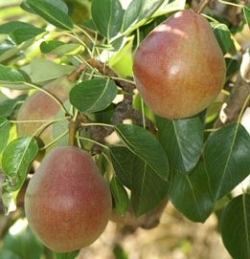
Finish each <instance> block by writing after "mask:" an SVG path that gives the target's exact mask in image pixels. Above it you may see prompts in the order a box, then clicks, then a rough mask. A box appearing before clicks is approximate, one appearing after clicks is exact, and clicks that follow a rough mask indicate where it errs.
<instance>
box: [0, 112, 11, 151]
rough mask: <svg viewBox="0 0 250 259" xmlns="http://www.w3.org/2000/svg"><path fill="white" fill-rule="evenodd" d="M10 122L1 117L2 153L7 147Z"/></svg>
mask: <svg viewBox="0 0 250 259" xmlns="http://www.w3.org/2000/svg"><path fill="white" fill-rule="evenodd" d="M10 126H11V125H10V122H9V121H8V120H7V119H6V118H4V117H0V132H1V134H0V152H2V151H3V149H4V148H5V147H6V145H7V143H8V139H9V134H10Z"/></svg>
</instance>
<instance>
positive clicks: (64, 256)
mask: <svg viewBox="0 0 250 259" xmlns="http://www.w3.org/2000/svg"><path fill="white" fill-rule="evenodd" d="M78 254H79V251H74V252H70V253H55V255H56V259H75V258H76V257H77V255H78Z"/></svg>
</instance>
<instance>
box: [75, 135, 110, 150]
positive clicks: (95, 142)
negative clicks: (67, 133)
mask: <svg viewBox="0 0 250 259" xmlns="http://www.w3.org/2000/svg"><path fill="white" fill-rule="evenodd" d="M78 139H81V140H85V141H88V142H91V143H93V144H96V145H98V146H100V147H102V148H103V149H106V150H109V148H108V147H107V146H106V145H104V144H102V143H100V142H98V141H96V140H93V139H90V138H85V137H82V136H78Z"/></svg>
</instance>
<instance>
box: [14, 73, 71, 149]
mask: <svg viewBox="0 0 250 259" xmlns="http://www.w3.org/2000/svg"><path fill="white" fill-rule="evenodd" d="M71 86H72V82H71V81H70V80H69V78H68V76H66V75H65V76H62V77H60V78H58V79H56V80H54V81H52V82H50V83H48V84H47V85H45V86H44V87H43V89H44V90H46V91H48V92H49V93H51V94H52V95H54V96H55V97H56V98H57V99H58V100H59V101H60V102H61V103H63V102H65V101H66V100H67V99H68V96H69V91H70V89H71ZM59 110H60V105H59V104H58V103H57V102H56V101H55V100H54V99H52V98H51V97H50V96H48V95H47V94H46V93H44V92H42V91H40V90H37V91H36V92H35V93H33V94H32V95H30V96H29V97H28V98H27V99H26V100H25V102H24V103H23V104H22V106H21V108H20V110H19V111H18V114H17V121H25V122H20V123H17V134H18V136H19V137H26V136H33V134H34V133H36V131H37V130H38V129H39V128H40V129H41V131H42V133H41V134H39V138H40V139H41V140H42V141H43V143H44V144H45V145H47V144H48V143H50V142H51V141H52V140H53V124H51V125H48V126H47V127H45V126H46V124H47V123H48V122H49V121H53V119H54V117H55V116H56V114H57V113H58V112H59ZM43 126H44V129H43V130H42V128H43ZM37 133H40V131H38V132H37ZM36 136H37V134H36Z"/></svg>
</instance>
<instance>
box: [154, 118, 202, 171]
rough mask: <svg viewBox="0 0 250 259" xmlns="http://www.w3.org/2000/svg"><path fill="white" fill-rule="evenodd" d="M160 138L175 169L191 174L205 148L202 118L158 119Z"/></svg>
mask: <svg viewBox="0 0 250 259" xmlns="http://www.w3.org/2000/svg"><path fill="white" fill-rule="evenodd" d="M156 122H157V128H158V137H159V141H160V143H161V145H162V146H163V148H164V150H165V151H166V154H167V156H168V158H169V162H170V164H171V166H172V167H173V168H175V169H176V170H179V171H181V172H189V171H190V170H192V169H193V168H194V167H195V165H196V164H197V162H198V160H199V158H200V155H201V151H202V146H203V130H204V128H203V123H202V120H201V118H200V117H198V116H196V117H192V118H188V119H182V120H168V119H164V118H161V117H157V120H156Z"/></svg>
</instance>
